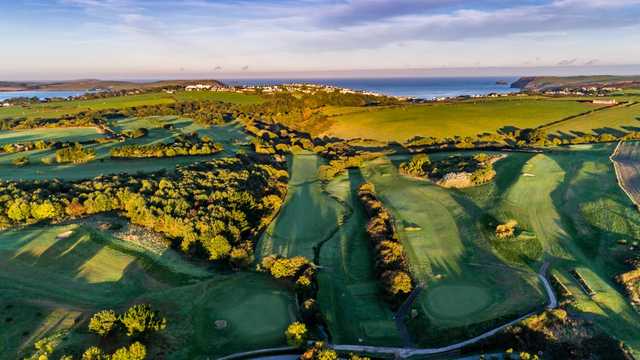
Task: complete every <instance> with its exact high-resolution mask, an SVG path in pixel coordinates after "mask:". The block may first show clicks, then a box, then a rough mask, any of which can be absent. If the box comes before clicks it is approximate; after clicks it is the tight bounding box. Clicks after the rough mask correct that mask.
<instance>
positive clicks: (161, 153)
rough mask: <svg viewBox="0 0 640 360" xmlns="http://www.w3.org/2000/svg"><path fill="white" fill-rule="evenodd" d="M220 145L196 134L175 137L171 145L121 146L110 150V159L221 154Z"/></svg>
mask: <svg viewBox="0 0 640 360" xmlns="http://www.w3.org/2000/svg"><path fill="white" fill-rule="evenodd" d="M222 149H223V147H222V144H217V143H214V142H213V141H211V139H210V138H209V137H206V136H203V137H200V136H199V135H198V134H197V133H192V134H188V135H182V136H179V137H177V138H176V139H175V140H174V141H173V142H172V143H169V144H165V143H157V144H149V145H123V146H118V147H115V148H112V149H111V157H112V158H164V157H176V156H189V155H211V154H215V153H219V152H221V151H222Z"/></svg>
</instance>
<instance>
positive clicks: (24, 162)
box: [11, 156, 29, 166]
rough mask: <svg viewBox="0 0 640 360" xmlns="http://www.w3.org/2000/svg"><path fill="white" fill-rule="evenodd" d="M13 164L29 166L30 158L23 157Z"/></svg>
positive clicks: (14, 160) (15, 160)
mask: <svg viewBox="0 0 640 360" xmlns="http://www.w3.org/2000/svg"><path fill="white" fill-rule="evenodd" d="M11 163H12V164H13V165H15V166H25V165H28V164H29V158H28V157H26V156H22V157H19V158H17V159H13V161H11Z"/></svg>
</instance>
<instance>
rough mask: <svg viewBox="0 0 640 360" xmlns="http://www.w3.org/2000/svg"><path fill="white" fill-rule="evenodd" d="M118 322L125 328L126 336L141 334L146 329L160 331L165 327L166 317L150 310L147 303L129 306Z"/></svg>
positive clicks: (146, 330)
mask: <svg viewBox="0 0 640 360" xmlns="http://www.w3.org/2000/svg"><path fill="white" fill-rule="evenodd" d="M120 322H121V323H122V325H124V327H125V328H126V329H127V335H128V336H134V335H136V334H143V333H146V332H148V331H161V330H164V329H165V328H166V327H167V319H165V318H164V317H161V316H160V314H159V313H158V312H157V311H153V310H151V306H149V305H147V304H140V305H134V306H132V307H130V308H129V309H128V310H127V311H126V312H125V313H124V314H123V315H122V316H121V317H120Z"/></svg>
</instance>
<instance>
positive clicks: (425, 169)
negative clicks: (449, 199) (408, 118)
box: [399, 153, 501, 185]
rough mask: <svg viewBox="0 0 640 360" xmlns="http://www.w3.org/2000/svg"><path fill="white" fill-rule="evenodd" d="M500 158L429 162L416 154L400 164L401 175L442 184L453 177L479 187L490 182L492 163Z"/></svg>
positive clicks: (488, 156)
mask: <svg viewBox="0 0 640 360" xmlns="http://www.w3.org/2000/svg"><path fill="white" fill-rule="evenodd" d="M500 158H501V156H491V155H487V154H484V153H480V154H477V155H474V156H458V155H454V156H449V157H447V158H444V159H441V160H438V161H431V160H430V159H429V157H428V156H427V155H426V154H416V155H414V156H413V157H412V158H411V160H409V161H407V162H404V163H402V164H400V167H399V171H400V173H401V174H404V175H408V176H414V177H427V178H429V179H430V180H432V181H434V182H443V184H444V182H445V181H448V180H450V178H452V177H453V176H459V177H464V179H462V180H466V181H468V182H469V183H470V185H481V184H484V183H486V182H489V181H491V180H492V179H493V178H494V177H495V175H496V173H495V171H494V170H493V163H494V162H495V161H496V160H498V159H500Z"/></svg>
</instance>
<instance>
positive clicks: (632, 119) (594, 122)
mask: <svg viewBox="0 0 640 360" xmlns="http://www.w3.org/2000/svg"><path fill="white" fill-rule="evenodd" d="M545 130H547V131H548V132H549V133H553V134H556V135H559V136H561V137H572V136H576V135H581V134H597V135H600V134H606V133H608V134H612V135H615V136H621V135H624V134H625V133H627V132H629V131H640V103H637V102H633V103H631V104H628V105H619V106H616V107H614V108H611V109H606V110H602V111H597V112H593V113H591V114H587V115H583V116H578V117H576V118H573V119H570V120H567V121H563V122H561V123H559V124H556V125H552V126H548V127H545Z"/></svg>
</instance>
